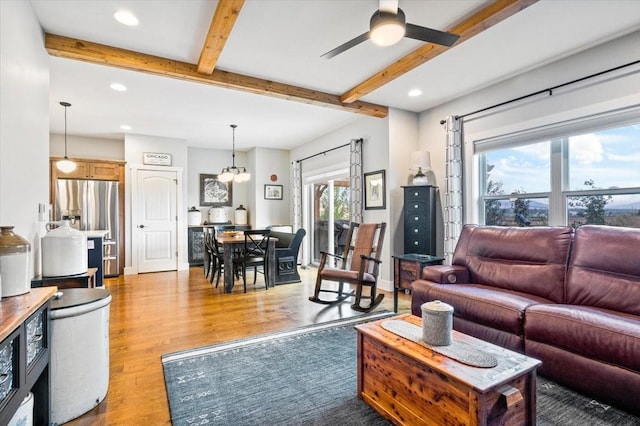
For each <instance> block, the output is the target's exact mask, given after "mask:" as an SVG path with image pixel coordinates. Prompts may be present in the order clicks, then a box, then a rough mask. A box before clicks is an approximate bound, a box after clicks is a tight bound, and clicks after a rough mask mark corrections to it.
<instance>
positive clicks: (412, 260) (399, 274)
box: [393, 253, 444, 312]
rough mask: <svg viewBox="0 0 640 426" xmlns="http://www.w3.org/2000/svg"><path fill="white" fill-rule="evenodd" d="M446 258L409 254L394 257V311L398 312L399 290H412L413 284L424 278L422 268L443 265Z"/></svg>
mask: <svg viewBox="0 0 640 426" xmlns="http://www.w3.org/2000/svg"><path fill="white" fill-rule="evenodd" d="M443 261H444V257H438V256H431V255H428V254H416V253H407V254H400V255H398V256H393V311H394V312H398V290H399V289H403V290H411V283H412V282H413V281H415V280H419V279H420V278H422V268H424V267H425V266H427V265H442V262H443Z"/></svg>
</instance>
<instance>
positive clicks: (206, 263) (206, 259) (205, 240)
mask: <svg viewBox="0 0 640 426" xmlns="http://www.w3.org/2000/svg"><path fill="white" fill-rule="evenodd" d="M213 238H214V230H213V229H212V228H207V227H205V228H203V230H202V246H203V251H202V260H203V261H202V266H203V269H204V277H205V278H209V274H210V273H212V267H213V262H214V259H213V257H212V253H211V242H212V240H213Z"/></svg>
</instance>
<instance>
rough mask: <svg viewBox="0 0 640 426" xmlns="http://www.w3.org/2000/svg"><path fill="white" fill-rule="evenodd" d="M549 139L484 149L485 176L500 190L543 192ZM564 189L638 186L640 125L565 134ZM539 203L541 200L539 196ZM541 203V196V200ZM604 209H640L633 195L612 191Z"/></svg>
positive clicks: (547, 179)
mask: <svg viewBox="0 0 640 426" xmlns="http://www.w3.org/2000/svg"><path fill="white" fill-rule="evenodd" d="M550 145H551V144H550V142H549V141H544V142H540V143H536V144H530V145H526V146H521V147H516V148H509V149H502V150H497V151H491V152H487V153H486V160H487V164H488V165H493V166H494V167H493V169H491V171H490V173H489V179H490V180H492V181H494V182H502V184H503V187H502V190H503V191H504V193H505V194H510V193H513V192H526V193H533V192H548V191H550V190H551V182H550ZM568 166H569V188H567V189H569V190H584V189H591V187H589V186H585V184H584V183H585V181H588V180H590V181H593V187H594V188H603V189H605V188H630V187H640V123H639V124H634V125H630V126H625V127H618V128H614V129H607V130H601V131H597V132H594V133H586V134H582V135H577V136H572V137H570V138H569V165H568ZM540 201H541V202H542V201H543V200H540ZM544 201H545V202H546V200H544ZM607 207H609V208H634V209H640V201H638V196H637V195H617V196H615V197H614V198H613V199H612V200H611V202H610V204H609V205H608V206H607Z"/></svg>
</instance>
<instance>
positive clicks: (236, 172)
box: [218, 124, 251, 183]
mask: <svg viewBox="0 0 640 426" xmlns="http://www.w3.org/2000/svg"><path fill="white" fill-rule="evenodd" d="M230 127H231V129H232V132H233V151H231V152H232V154H231V159H232V160H231V167H225V168H224V169H222V172H221V173H220V174H219V175H218V180H219V181H221V182H231V181H234V182H238V183H241V182H246V181H248V180H249V179H250V178H251V175H250V174H249V172H247V169H246V167H236V127H238V125H237V124H231V125H230Z"/></svg>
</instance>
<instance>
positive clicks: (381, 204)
mask: <svg viewBox="0 0 640 426" xmlns="http://www.w3.org/2000/svg"><path fill="white" fill-rule="evenodd" d="M386 200H387V197H386V187H385V182H384V170H378V171H376V172H370V173H365V174H364V209H365V210H376V209H379V210H383V209H385V208H386V207H387V203H386Z"/></svg>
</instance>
